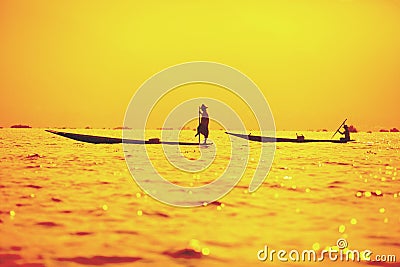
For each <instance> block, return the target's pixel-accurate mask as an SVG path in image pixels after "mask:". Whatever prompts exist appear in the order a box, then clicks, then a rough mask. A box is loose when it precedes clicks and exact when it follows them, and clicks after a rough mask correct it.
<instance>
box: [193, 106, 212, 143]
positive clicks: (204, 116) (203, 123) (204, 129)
mask: <svg viewBox="0 0 400 267" xmlns="http://www.w3.org/2000/svg"><path fill="white" fill-rule="evenodd" d="M207 108H208V107H207V106H206V105H204V104H202V105H201V107H199V126H198V127H197V133H196V135H195V137H196V136H199V144H200V134H202V135H204V144H206V143H207V138H208V123H209V121H210V119H209V118H208V113H207ZM200 115H201V118H200Z"/></svg>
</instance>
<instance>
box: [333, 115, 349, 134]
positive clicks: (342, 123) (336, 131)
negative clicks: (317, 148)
mask: <svg viewBox="0 0 400 267" xmlns="http://www.w3.org/2000/svg"><path fill="white" fill-rule="evenodd" d="M346 121H347V119H345V120H344V121H343V122H342V124H340V126H339V128H338V129H337V130H336V132H335V133H334V134H333V135H332V137H331V139H332V138H333V137H334V136H335V135H336V134H337V133H338V132H339V130H340V128H342V126H343V125H344V124H345V123H346Z"/></svg>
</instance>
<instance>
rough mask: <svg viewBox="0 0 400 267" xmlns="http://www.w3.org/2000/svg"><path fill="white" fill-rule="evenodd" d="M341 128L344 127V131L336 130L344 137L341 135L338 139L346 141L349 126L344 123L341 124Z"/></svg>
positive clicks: (348, 136) (348, 137) (348, 134)
mask: <svg viewBox="0 0 400 267" xmlns="http://www.w3.org/2000/svg"><path fill="white" fill-rule="evenodd" d="M343 128H344V132H341V131H338V132H339V133H340V134H342V135H344V138H343V137H342V138H340V140H343V141H346V142H347V141H350V131H349V127H348V126H347V125H346V124H345V125H343Z"/></svg>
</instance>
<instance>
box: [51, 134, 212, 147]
mask: <svg viewBox="0 0 400 267" xmlns="http://www.w3.org/2000/svg"><path fill="white" fill-rule="evenodd" d="M46 132H49V133H52V134H56V135H59V136H63V137H66V138H69V139H72V140H76V141H80V142H85V143H91V144H121V143H124V144H137V145H146V144H147V145H154V144H162V145H182V146H198V145H212V144H199V143H195V142H173V141H158V142H155V141H153V140H154V139H151V140H134V139H122V138H115V137H105V136H96V135H87V134H76V133H66V132H59V131H53V130H46Z"/></svg>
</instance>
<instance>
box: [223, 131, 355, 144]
mask: <svg viewBox="0 0 400 267" xmlns="http://www.w3.org/2000/svg"><path fill="white" fill-rule="evenodd" d="M225 133H226V134H229V135H232V136H236V137H239V138H243V139H247V140H250V141H255V142H262V143H277V142H286V143H347V142H353V141H354V140H349V141H346V140H343V139H341V140H329V139H294V138H279V137H276V138H275V137H264V136H258V135H251V134H249V135H246V134H237V133H230V132H225Z"/></svg>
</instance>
